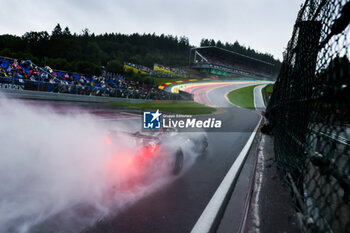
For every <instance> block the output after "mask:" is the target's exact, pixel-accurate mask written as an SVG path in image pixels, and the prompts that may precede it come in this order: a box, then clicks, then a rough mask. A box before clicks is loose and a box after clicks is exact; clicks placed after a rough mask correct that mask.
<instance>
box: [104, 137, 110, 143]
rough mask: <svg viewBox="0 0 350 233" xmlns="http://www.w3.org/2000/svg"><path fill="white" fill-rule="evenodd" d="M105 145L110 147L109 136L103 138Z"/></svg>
mask: <svg viewBox="0 0 350 233" xmlns="http://www.w3.org/2000/svg"><path fill="white" fill-rule="evenodd" d="M105 143H106V144H108V145H110V144H111V139H110V138H109V136H106V137H105Z"/></svg>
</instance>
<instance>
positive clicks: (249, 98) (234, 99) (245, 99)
mask: <svg viewBox="0 0 350 233" xmlns="http://www.w3.org/2000/svg"><path fill="white" fill-rule="evenodd" d="M256 86H259V85H252V86H248V87H242V88H239V89H236V90H233V91H231V92H230V93H228V95H227V97H228V99H229V100H230V102H231V103H233V104H235V105H238V106H240V107H243V108H248V109H255V107H254V88H255V87H256Z"/></svg>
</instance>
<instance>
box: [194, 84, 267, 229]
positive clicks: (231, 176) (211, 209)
mask: <svg viewBox="0 0 350 233" xmlns="http://www.w3.org/2000/svg"><path fill="white" fill-rule="evenodd" d="M257 98H260V99H261V98H262V94H261V89H260V95H258V94H257V93H256V92H255V88H254V105H255V106H256V99H257ZM261 120H262V117H260V120H259V122H258V124H257V125H256V127H255V129H254V131H253V132H252V134H251V135H250V137H249V139H248V141H247V143H246V144H245V146H244V147H243V149H242V151H241V152H240V153H239V155H238V157H237V159H236V160H235V162H234V163H233V164H232V166H231V168H230V170H229V171H228V172H227V174H226V176H225V177H224V179H223V180H222V182H221V184H220V185H219V187H218V189H217V190H216V191H215V193H214V195H213V197H212V198H211V199H210V201H209V203H208V204H207V206H206V207H205V209H204V211H203V213H202V214H201V216H200V217H199V219H198V220H197V222H196V224H195V225H194V227H193V229H192V231H191V233H208V232H210V231H211V230H213V229H212V228H213V227H214V222H215V220H216V219H217V217H218V214H219V212H220V210H221V208H222V207H223V205H224V201H225V199H226V197H227V195H228V193H229V191H230V188H231V187H232V185H233V184H234V183H235V182H236V180H237V178H238V176H239V173H240V171H241V168H242V167H243V164H244V161H245V159H246V157H247V155H248V152H249V149H250V147H251V145H252V143H253V140H254V138H255V135H256V132H257V129H258V127H259V125H260V123H261Z"/></svg>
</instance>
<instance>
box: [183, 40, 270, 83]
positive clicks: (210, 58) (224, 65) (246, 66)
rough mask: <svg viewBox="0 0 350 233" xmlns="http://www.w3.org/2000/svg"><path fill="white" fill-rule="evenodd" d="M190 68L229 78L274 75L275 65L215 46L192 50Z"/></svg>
mask: <svg viewBox="0 0 350 233" xmlns="http://www.w3.org/2000/svg"><path fill="white" fill-rule="evenodd" d="M189 61H190V67H191V68H192V69H196V70H199V71H201V72H205V73H211V74H215V75H222V76H227V75H230V74H243V75H244V74H245V75H259V76H265V77H269V76H271V75H272V72H273V69H274V64H272V63H269V62H266V61H262V60H259V59H256V58H252V57H249V56H246V55H242V54H239V53H236V52H232V51H229V50H226V49H223V48H219V47H215V46H204V47H198V48H192V49H191V50H190V57H189Z"/></svg>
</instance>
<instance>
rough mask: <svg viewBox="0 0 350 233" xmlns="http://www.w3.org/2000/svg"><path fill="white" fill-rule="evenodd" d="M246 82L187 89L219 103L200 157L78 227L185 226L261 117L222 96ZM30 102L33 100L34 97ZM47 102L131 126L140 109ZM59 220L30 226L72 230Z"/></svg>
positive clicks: (131, 232) (108, 232) (89, 232)
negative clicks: (217, 124)
mask: <svg viewBox="0 0 350 233" xmlns="http://www.w3.org/2000/svg"><path fill="white" fill-rule="evenodd" d="M247 85H252V83H250V84H234V85H231V84H228V85H220V86H218V87H216V88H215V86H210V87H209V86H208V87H198V88H196V87H193V88H192V89H191V93H194V94H195V99H196V100H197V101H198V102H201V103H206V104H210V105H215V106H218V107H219V108H220V110H219V111H218V112H217V113H215V114H214V117H215V118H216V119H220V120H222V122H223V131H225V132H209V133H208V142H209V146H208V149H207V152H206V154H205V155H203V156H201V157H199V158H198V159H197V161H196V162H195V163H194V164H193V165H192V167H190V168H189V169H187V170H186V171H185V172H183V173H181V174H180V175H179V176H178V177H177V178H176V179H175V180H174V181H172V182H171V183H169V184H167V185H165V186H162V187H161V188H160V189H158V190H157V191H155V192H153V193H151V194H150V195H148V196H146V197H144V198H143V199H141V200H139V201H137V202H136V203H133V204H131V205H130V206H129V207H128V208H125V209H124V210H122V211H121V212H118V214H116V215H115V216H113V215H111V216H108V217H106V218H105V219H102V220H101V221H100V222H98V223H96V224H95V225H94V226H92V227H89V228H87V229H85V230H84V231H83V232H85V233H94V232H101V233H102V232H103V233H112V232H118V233H122V232H125V233H136V232H137V233H139V232H167V233H171V232H176V233H178V232H182V233H185V232H190V231H191V229H192V228H193V226H194V225H195V223H196V221H197V220H198V218H199V217H200V215H201V214H202V212H203V210H204V208H205V207H206V205H207V204H208V202H209V200H210V199H211V197H212V196H213V194H214V192H215V191H216V189H217V188H218V186H219V184H220V183H221V181H222V179H223V178H224V176H225V175H226V173H227V171H228V170H229V168H230V167H231V165H232V164H233V162H234V161H235V159H236V157H237V156H238V154H239V153H240V151H241V150H242V148H243V147H244V145H245V143H246V142H247V140H248V138H249V136H250V135H251V132H252V130H253V129H254V128H255V126H256V124H257V123H258V121H259V119H260V116H259V115H258V114H257V112H256V111H253V110H247V109H242V108H238V107H236V106H234V105H232V104H231V103H229V102H228V100H227V99H226V98H225V96H224V95H225V94H226V93H227V92H229V91H230V90H233V89H236V88H239V87H242V86H247ZM27 101H28V100H27ZM29 103H30V104H34V105H35V104H37V102H36V101H29ZM46 104H48V105H51V106H52V105H53V107H54V108H55V111H57V112H58V113H62V114H64V113H66V112H67V111H68V112H75V111H76V112H81V111H87V112H89V113H90V114H93V115H94V116H95V117H96V118H97V119H100V120H105V121H107V122H109V121H110V122H111V123H112V122H113V120H115V119H116V118H117V119H118V121H120V120H125V121H126V122H127V123H128V124H134V125H135V128H136V129H137V128H139V126H140V125H141V124H140V121H141V117H140V116H136V115H133V113H139V111H138V110H135V111H133V110H131V111H130V109H126V108H123V107H118V108H117V109H116V108H115V107H113V106H110V105H103V104H84V103H69V104H68V105H67V103H61V102H46ZM39 105H42V103H39ZM201 117H203V118H207V117H208V116H201ZM210 117H213V116H210ZM139 124H140V125H139ZM63 225H65V224H64V223H63ZM63 225H60V223H59V222H56V221H55V220H54V219H51V220H50V221H48V222H46V223H43V224H40V225H39V226H37V227H35V229H34V230H35V232H45V233H49V232H67V233H68V232H76V229H75V230H74V229H70V230H71V231H67V230H68V229H67V228H65V230H64V231H62V229H61V230H60V228H61V227H63ZM80 229H81V228H80Z"/></svg>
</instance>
